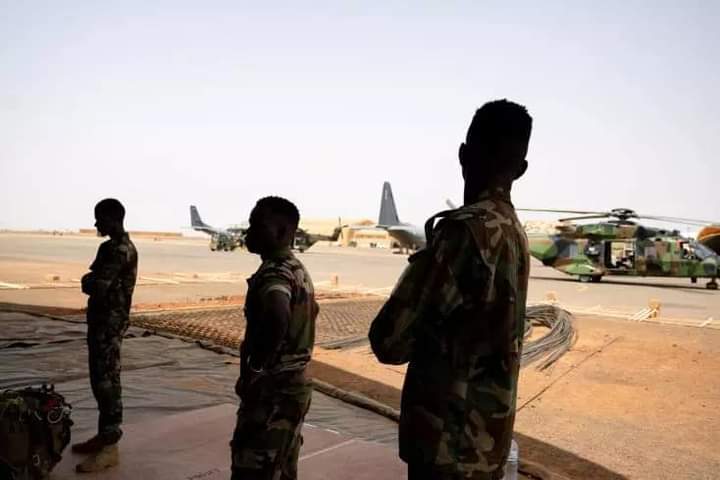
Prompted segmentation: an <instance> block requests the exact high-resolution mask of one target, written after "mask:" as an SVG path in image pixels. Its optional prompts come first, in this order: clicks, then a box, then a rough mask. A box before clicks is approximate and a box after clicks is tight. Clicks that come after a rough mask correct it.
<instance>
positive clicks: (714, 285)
mask: <svg viewBox="0 0 720 480" xmlns="http://www.w3.org/2000/svg"><path fill="white" fill-rule="evenodd" d="M705 288H707V289H708V290H717V289H718V283H717V281H716V280H715V279H714V278H713V279H712V280H710V281H709V282H708V283H707V284H706V285H705Z"/></svg>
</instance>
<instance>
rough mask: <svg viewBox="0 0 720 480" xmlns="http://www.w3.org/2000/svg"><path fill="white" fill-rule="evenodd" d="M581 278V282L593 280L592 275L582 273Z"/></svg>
mask: <svg viewBox="0 0 720 480" xmlns="http://www.w3.org/2000/svg"><path fill="white" fill-rule="evenodd" d="M579 280H580V282H581V283H590V282H592V281H593V277H592V275H580V277H579Z"/></svg>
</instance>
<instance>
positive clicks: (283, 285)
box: [241, 249, 318, 376]
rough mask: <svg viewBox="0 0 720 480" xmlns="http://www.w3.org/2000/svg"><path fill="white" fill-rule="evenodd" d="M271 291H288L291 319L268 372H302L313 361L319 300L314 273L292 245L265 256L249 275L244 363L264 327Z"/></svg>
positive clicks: (275, 373)
mask: <svg viewBox="0 0 720 480" xmlns="http://www.w3.org/2000/svg"><path fill="white" fill-rule="evenodd" d="M270 291H279V292H282V293H285V294H287V295H288V297H289V298H290V323H289V325H288V329H287V332H286V333H285V337H284V338H283V340H282V342H281V344H280V347H279V348H278V351H277V352H275V353H274V355H273V357H271V360H270V362H269V364H268V366H267V367H266V368H265V370H266V374H267V375H269V376H277V375H282V374H284V373H292V372H298V373H302V372H304V370H305V367H306V366H307V364H308V363H309V362H310V357H311V355H312V350H313V345H314V344H315V318H316V317H317V314H318V304H317V302H316V301H315V291H314V287H313V283H312V279H311V278H310V274H309V273H308V272H307V270H306V269H305V267H304V266H303V264H302V263H300V261H299V260H298V259H297V258H296V257H295V256H294V255H293V254H292V252H290V250H289V249H288V250H283V251H281V252H279V253H277V254H276V255H273V256H270V257H268V258H267V259H265V260H264V261H263V263H262V264H261V265H260V268H258V270H257V272H255V274H253V276H252V277H250V278H249V279H248V292H247V297H246V299H245V318H246V320H247V329H246V330H245V338H244V340H243V345H242V347H241V357H242V365H245V363H246V362H247V357H248V354H249V353H248V352H249V350H250V348H249V347H250V346H251V345H253V342H255V341H256V337H257V336H258V335H259V330H260V329H261V328H262V321H263V318H262V302H263V297H264V296H265V295H266V294H267V293H268V292H270Z"/></svg>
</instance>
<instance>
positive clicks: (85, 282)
mask: <svg viewBox="0 0 720 480" xmlns="http://www.w3.org/2000/svg"><path fill="white" fill-rule="evenodd" d="M80 284H81V285H82V292H83V293H84V294H85V295H92V291H93V286H94V284H95V277H94V276H93V273H92V272H89V273H86V274H85V275H83V277H82V280H81V281H80Z"/></svg>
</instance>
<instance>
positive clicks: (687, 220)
mask: <svg viewBox="0 0 720 480" xmlns="http://www.w3.org/2000/svg"><path fill="white" fill-rule="evenodd" d="M638 217H641V218H645V219H647V220H657V221H660V222H668V223H682V224H684V225H699V226H704V225H713V224H714V223H717V222H711V221H710V220H698V219H693V218H683V217H659V216H656V215H638Z"/></svg>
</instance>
